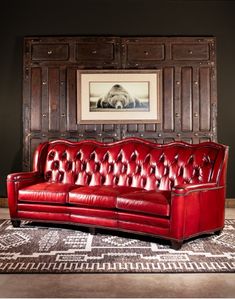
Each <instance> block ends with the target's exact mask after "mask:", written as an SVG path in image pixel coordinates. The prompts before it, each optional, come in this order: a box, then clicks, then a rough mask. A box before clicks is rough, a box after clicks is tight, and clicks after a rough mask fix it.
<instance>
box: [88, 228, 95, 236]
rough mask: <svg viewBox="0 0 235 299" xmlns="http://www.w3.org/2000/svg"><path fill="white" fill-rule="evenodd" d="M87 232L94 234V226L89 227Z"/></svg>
mask: <svg viewBox="0 0 235 299" xmlns="http://www.w3.org/2000/svg"><path fill="white" fill-rule="evenodd" d="M89 232H90V234H91V235H96V229H95V227H89Z"/></svg>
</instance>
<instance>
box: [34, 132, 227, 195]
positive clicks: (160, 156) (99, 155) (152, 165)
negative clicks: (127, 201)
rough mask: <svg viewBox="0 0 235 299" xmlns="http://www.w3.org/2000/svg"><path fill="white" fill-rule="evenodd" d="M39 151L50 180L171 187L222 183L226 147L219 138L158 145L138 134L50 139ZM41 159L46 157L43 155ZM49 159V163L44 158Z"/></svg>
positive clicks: (152, 188)
mask: <svg viewBox="0 0 235 299" xmlns="http://www.w3.org/2000/svg"><path fill="white" fill-rule="evenodd" d="M41 148H44V151H45V150H46V151H47V152H46V154H45V153H37V154H35V159H39V161H34V165H39V164H40V163H44V165H43V166H42V165H41V166H40V168H41V169H42V168H43V169H44V177H45V180H46V181H48V182H57V183H58V182H62V183H70V184H77V185H91V186H95V185H119V186H131V187H141V188H145V189H147V190H155V189H160V190H171V189H172V187H174V186H176V185H179V184H185V183H187V184H197V183H206V182H217V180H218V176H219V174H220V171H221V167H222V165H223V159H224V155H225V150H226V147H225V146H223V145H220V144H217V143H213V142H206V143H201V144H194V145H190V144H187V143H184V142H174V143H170V144H164V145H162V144H156V143H152V142H150V141H147V140H142V139H138V138H128V139H123V140H121V141H117V142H114V143H100V142H97V141H92V140H85V141H80V142H69V141H65V140H56V141H52V142H48V143H47V146H44V147H41ZM40 157H44V158H43V159H42V158H41V161H40ZM43 160H44V161H43Z"/></svg>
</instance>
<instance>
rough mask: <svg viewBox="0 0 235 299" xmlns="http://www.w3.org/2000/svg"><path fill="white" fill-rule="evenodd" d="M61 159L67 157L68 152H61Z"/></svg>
mask: <svg viewBox="0 0 235 299" xmlns="http://www.w3.org/2000/svg"><path fill="white" fill-rule="evenodd" d="M61 159H62V160H65V159H67V153H66V152H63V153H62V154H61Z"/></svg>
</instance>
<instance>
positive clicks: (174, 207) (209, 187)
mask: <svg viewBox="0 0 235 299" xmlns="http://www.w3.org/2000/svg"><path fill="white" fill-rule="evenodd" d="M225 190H226V188H225V186H218V185H217V184H216V183H205V184H195V185H193V184H192V185H190V184H185V185H178V186H175V187H174V188H173V189H172V194H171V195H172V196H171V234H172V237H174V238H178V239H188V238H190V237H193V236H195V235H197V234H199V233H207V232H211V231H215V230H219V229H222V227H223V225H224V212H225Z"/></svg>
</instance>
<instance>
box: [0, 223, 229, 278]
mask: <svg viewBox="0 0 235 299" xmlns="http://www.w3.org/2000/svg"><path fill="white" fill-rule="evenodd" d="M97 232H98V234H97V235H91V234H90V233H89V232H88V230H86V228H81V227H76V226H65V225H63V226H62V225H53V224H47V225H44V224H39V223H33V222H30V221H23V222H22V224H21V227H19V228H13V227H12V225H11V222H10V220H1V221H0V273H219V272H221V273H222V272H223V273H225V272H230V273H234V272H235V220H234V219H227V220H225V228H224V230H223V232H222V233H221V235H219V236H217V235H206V236H203V237H201V238H195V239H192V240H190V241H187V242H186V243H184V244H183V246H182V248H181V249H180V250H179V251H175V250H173V249H171V248H170V244H169V243H168V242H167V241H164V240H160V239H153V238H148V237H140V236H137V235H134V234H133V235H131V234H124V233H121V232H117V231H115V232H110V231H107V230H106V231H105V230H102V231H101V230H100V231H99V230H97ZM99 232H100V233H99Z"/></svg>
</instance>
